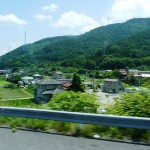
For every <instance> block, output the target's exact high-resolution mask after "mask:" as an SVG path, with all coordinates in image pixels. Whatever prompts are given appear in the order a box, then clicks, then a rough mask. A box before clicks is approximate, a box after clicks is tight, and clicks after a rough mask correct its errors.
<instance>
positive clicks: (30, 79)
mask: <svg viewBox="0 0 150 150" xmlns="http://www.w3.org/2000/svg"><path fill="white" fill-rule="evenodd" d="M21 81H23V82H24V84H33V83H34V79H33V77H28V76H25V77H22V78H21Z"/></svg>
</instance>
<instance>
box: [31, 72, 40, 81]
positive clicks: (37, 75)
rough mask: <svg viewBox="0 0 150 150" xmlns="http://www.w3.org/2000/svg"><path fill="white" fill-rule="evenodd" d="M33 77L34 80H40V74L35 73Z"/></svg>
mask: <svg viewBox="0 0 150 150" xmlns="http://www.w3.org/2000/svg"><path fill="white" fill-rule="evenodd" d="M33 78H34V80H41V79H42V76H41V75H40V74H38V73H36V74H34V75H33Z"/></svg>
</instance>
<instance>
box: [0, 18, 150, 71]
mask: <svg viewBox="0 0 150 150" xmlns="http://www.w3.org/2000/svg"><path fill="white" fill-rule="evenodd" d="M149 28H150V18H134V19H130V20H128V21H126V22H124V23H116V24H110V25H107V26H101V27H98V28H95V29H93V30H91V31H89V32H86V33H85V34H82V35H78V36H57V37H48V38H44V39H41V40H39V41H36V42H34V43H32V44H28V45H26V49H25V48H24V46H21V47H19V48H17V49H15V50H13V51H11V52H9V53H7V54H5V55H3V56H1V57H0V67H1V68H5V67H15V66H17V67H21V66H30V65H31V64H32V65H33V64H37V63H41V62H42V63H44V62H49V61H50V62H62V61H64V60H67V59H70V58H77V57H81V56H83V57H84V58H86V57H89V56H90V55H94V54H95V53H96V52H97V51H99V50H100V49H103V48H104V47H107V46H108V45H112V44H115V43H117V42H119V41H121V40H124V39H126V38H128V37H131V36H132V35H135V34H137V33H139V32H144V30H147V29H149ZM16 62H17V63H16Z"/></svg>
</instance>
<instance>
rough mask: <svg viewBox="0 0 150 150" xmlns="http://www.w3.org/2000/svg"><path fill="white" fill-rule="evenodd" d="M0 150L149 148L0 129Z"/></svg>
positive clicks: (149, 148)
mask: <svg viewBox="0 0 150 150" xmlns="http://www.w3.org/2000/svg"><path fill="white" fill-rule="evenodd" d="M0 150H150V146H144V145H136V144H129V143H119V142H110V141H103V140H94V139H85V138H75V137H69V136H62V135H55V134H49V133H40V132H29V131H21V130H17V131H16V132H12V131H11V130H10V129H4V128H0Z"/></svg>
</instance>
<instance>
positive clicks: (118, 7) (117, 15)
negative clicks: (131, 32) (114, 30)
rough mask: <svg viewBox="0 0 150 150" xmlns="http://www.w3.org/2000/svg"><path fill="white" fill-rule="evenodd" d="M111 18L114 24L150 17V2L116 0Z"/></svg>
mask: <svg viewBox="0 0 150 150" xmlns="http://www.w3.org/2000/svg"><path fill="white" fill-rule="evenodd" d="M110 16H111V21H112V22H120V21H125V20H128V19H131V18H143V17H150V0H116V1H115V2H114V4H113V6H112V9H111V11H110Z"/></svg>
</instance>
